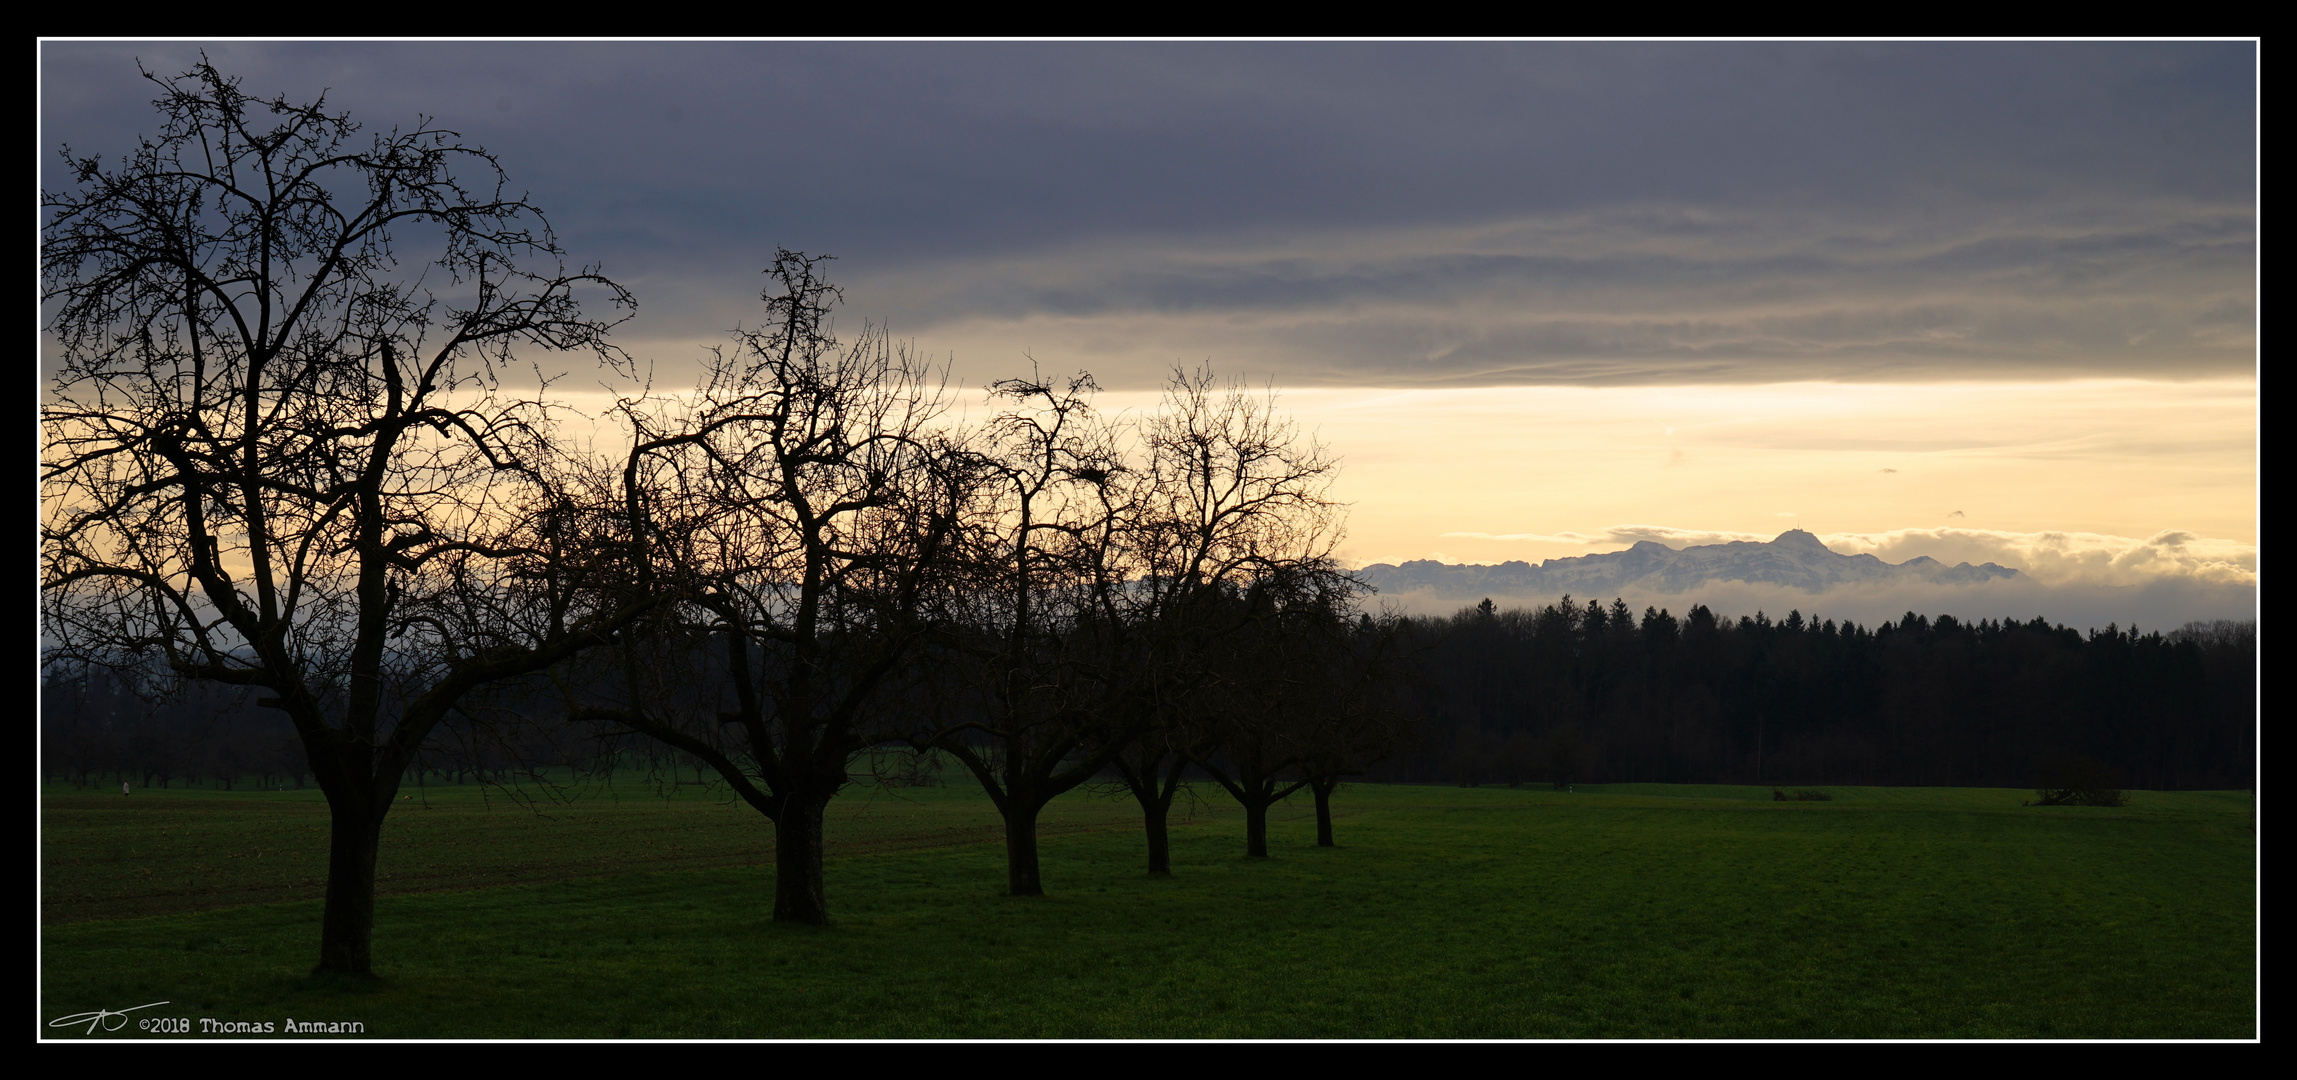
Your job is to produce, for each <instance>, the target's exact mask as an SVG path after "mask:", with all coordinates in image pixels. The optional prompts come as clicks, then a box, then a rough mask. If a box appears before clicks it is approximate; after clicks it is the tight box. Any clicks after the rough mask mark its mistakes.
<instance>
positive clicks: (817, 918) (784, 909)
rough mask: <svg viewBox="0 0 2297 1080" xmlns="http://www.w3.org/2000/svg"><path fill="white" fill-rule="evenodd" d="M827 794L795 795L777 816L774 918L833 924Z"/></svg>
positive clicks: (775, 820)
mask: <svg viewBox="0 0 2297 1080" xmlns="http://www.w3.org/2000/svg"><path fill="white" fill-rule="evenodd" d="M828 805H829V800H828V799H824V798H801V797H798V796H796V795H794V794H793V795H792V796H791V797H790V798H789V799H788V800H786V801H784V802H783V804H782V813H781V816H780V817H778V818H775V819H774V921H775V922H795V923H807V924H809V925H813V926H826V925H828V924H829V898H828V896H827V895H826V893H825V892H824V891H823V889H822V811H823V810H824V809H825V808H826V807H827V806H828Z"/></svg>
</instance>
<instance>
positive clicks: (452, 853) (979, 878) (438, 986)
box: [40, 779, 2258, 1039]
mask: <svg viewBox="0 0 2297 1080" xmlns="http://www.w3.org/2000/svg"><path fill="white" fill-rule="evenodd" d="M570 790H571V792H572V793H573V795H574V796H575V797H574V798H572V799H571V800H566V801H553V800H551V799H547V798H539V797H538V798H535V799H532V800H524V801H522V800H520V799H514V798H506V797H505V795H504V793H503V792H502V791H500V790H494V791H491V792H490V791H488V790H487V789H483V788H479V787H476V786H465V787H449V788H441V787H437V786H432V787H430V788H428V789H427V790H423V791H417V790H415V789H409V790H408V794H409V795H410V796H413V797H412V798H410V799H409V800H407V801H405V802H403V803H401V804H400V807H399V809H398V810H397V811H396V812H394V813H393V814H392V816H391V818H390V820H389V824H388V825H387V826H386V829H385V834H384V838H383V846H382V858H381V863H380V867H379V878H380V883H379V886H378V889H379V892H380V899H379V900H378V902H377V915H376V930H375V945H374V950H375V960H376V966H377V970H378V973H379V974H380V975H381V976H382V978H381V979H380V981H378V982H375V983H372V984H367V983H355V984H342V983H335V982H328V981H316V980H314V979H313V978H311V976H310V975H309V971H310V968H311V965H312V963H313V961H314V960H315V959H316V955H317V947H318V936H319V928H318V927H319V914H320V901H319V899H318V897H319V895H320V890H321V885H322V882H323V879H324V875H325V869H326V867H325V849H326V825H327V817H326V806H325V803H324V802H323V801H321V799H320V797H319V794H318V793H317V792H316V791H305V792H236V793H234V792H221V791H166V790H162V791H139V792H137V793H136V794H135V795H133V796H128V797H124V798H123V797H122V796H120V795H119V794H118V793H117V792H116V791H112V792H106V791H104V790H103V789H101V788H98V789H94V790H92V791H91V790H81V789H74V788H70V787H50V788H48V789H47V790H46V791H45V792H44V793H43V796H42V800H43V817H42V836H41V870H42V880H41V898H42V902H43V903H42V926H41V956H40V980H41V999H42V1000H41V1002H40V1009H41V1031H42V1033H43V1034H44V1035H47V1036H51V1037H59V1038H83V1037H88V1036H87V1034H86V1032H85V1031H84V1027H82V1026H75V1027H72V1028H54V1027H50V1026H48V1022H49V1021H51V1020H53V1019H55V1018H57V1017H61V1016H65V1015H67V1014H73V1013H81V1012H85V1011H90V1010H96V1009H113V1010H117V1009H122V1008H125V1007H127V1006H132V1005H138V1004H141V1003H144V1002H156V1001H166V1002H169V1004H168V1005H165V1006H161V1007H158V1008H153V1009H145V1010H141V1011H139V1012H136V1013H134V1014H132V1018H131V1020H130V1021H129V1022H127V1023H126V1024H124V1025H123V1027H122V1029H121V1030H119V1031H116V1032H112V1033H109V1034H106V1033H104V1032H102V1031H101V1030H99V1031H98V1032H97V1033H96V1034H95V1036H94V1037H96V1038H111V1039H122V1038H202V1037H208V1038H212V1037H215V1036H212V1035H210V1036H202V1035H200V1034H199V1030H200V1027H199V1020H200V1019H201V1018H208V1019H211V1020H216V1021H253V1022H273V1023H277V1022H278V1021H280V1020H283V1019H285V1018H288V1017H292V1018H294V1019H296V1020H298V1021H321V1022H343V1021H355V1022H358V1023H360V1024H363V1025H364V1037H367V1038H384V1039H397V1038H696V1037H700V1038H712V1037H743V1038H815V1037H836V1038H984V1037H986V1038H1002V1037H1021V1038H1036V1037H1047V1038H1132V1037H1166V1038H1203V1037H1232V1038H1367V1037H1369V1038H1468V1037H1473V1038H1683V1037H1688V1038H2099V1037H2117V1038H2123V1037H2140V1038H2253V1037H2255V1036H2256V1035H2257V1034H2258V1032H2257V1028H2256V1015H2257V1013H2256V1008H2257V1003H2256V936H2255V926H2256V909H2255V900H2254V897H2255V870H2254V860H2253V853H2254V849H2255V839H2254V833H2253V831H2252V829H2251V821H2252V817H2251V807H2252V805H2253V803H2252V800H2251V796H2250V795H2249V794H2248V793H2246V792H2177V793H2164V792H2136V793H2134V794H2133V798H2132V801H2131V804H2130V805H2129V806H2128V807H2126V808H2115V809H2107V808H2093V807H2051V808H2027V807H2021V806H2019V805H2018V803H2019V800H2020V798H2021V797H2031V793H2029V792H2018V791H2006V790H1997V789H1957V788H1842V787H1835V788H1826V789H1823V790H1825V791H1827V792H1828V793H1830V794H1831V795H1832V796H1833V799H1832V801H1827V802H1785V803H1779V802H1773V801H1771V799H1770V792H1769V789H1767V788H1765V789H1755V788H1741V787H1722V786H1670V785H1645V784H1633V785H1607V786H1606V785H1580V786H1579V788H1578V790H1577V791H1575V792H1571V793H1559V792H1552V791H1548V790H1544V789H1528V788H1526V789H1506V788H1475V789H1461V788H1445V787H1401V786H1394V787H1391V786H1377V785H1354V786H1350V787H1346V788H1343V789H1342V790H1341V792H1340V794H1339V795H1338V796H1337V797H1336V799H1335V809H1336V811H1337V816H1338V821H1337V834H1338V839H1339V842H1340V845H1341V846H1340V847H1338V848H1331V849H1318V848H1316V847H1314V846H1313V844H1314V821H1313V818H1312V816H1311V807H1310V804H1309V803H1308V801H1307V797H1306V795H1305V793H1303V794H1301V795H1299V796H1297V797H1295V798H1294V799H1293V800H1291V801H1290V802H1289V803H1287V804H1285V805H1283V806H1280V807H1279V808H1278V810H1277V811H1276V812H1275V813H1274V814H1273V816H1272V819H1271V847H1272V849H1273V852H1274V855H1275V857H1274V858H1272V859H1267V860H1248V859H1246V858H1244V855H1243V852H1244V840H1243V821H1242V815H1241V813H1240V812H1239V811H1237V810H1236V809H1235V807H1234V805H1233V804H1232V803H1230V802H1229V801H1228V800H1227V798H1226V797H1225V796H1224V795H1220V794H1219V793H1218V792H1217V791H1211V792H1209V793H1208V794H1207V797H1206V798H1205V799H1204V800H1203V801H1202V802H1200V803H1199V804H1197V806H1196V807H1195V808H1194V809H1193V811H1186V812H1184V811H1182V810H1180V809H1178V808H1176V810H1175V822H1174V826H1175V827H1174V829H1173V865H1174V871H1175V873H1174V876H1173V877H1172V878H1170V879H1152V878H1149V877H1148V876H1146V875H1145V874H1144V873H1143V867H1144V866H1145V855H1144V852H1143V846H1142V841H1141V838H1140V835H1139V817H1138V810H1137V808H1136V807H1135V806H1134V805H1133V803H1132V802H1131V801H1130V800H1129V799H1124V800H1109V799H1102V798H1094V797H1091V796H1088V795H1085V794H1077V795H1072V796H1070V797H1067V798H1064V799H1062V800H1060V801H1058V802H1057V803H1056V804H1055V805H1054V806H1053V807H1051V808H1049V809H1048V811H1047V812H1046V815H1045V817H1044V819H1043V824H1044V829H1043V832H1044V835H1045V840H1044V844H1043V849H1044V859H1045V882H1046V889H1047V892H1048V894H1049V895H1048V896H1046V897H1043V898H1039V899H1031V900H1017V899H1014V898H1011V897H1007V896H1003V895H1001V891H1002V889H1003V886H1004V863H1003V850H1002V845H1001V839H1000V838H1001V833H1000V831H999V826H998V821H997V817H996V814H995V812H994V810H993V809H992V808H991V807H990V805H989V803H988V800H987V799H986V798H985V797H984V796H982V795H981V793H980V792H979V791H978V790H976V789H974V788H973V787H971V785H970V784H969V782H966V781H964V780H962V779H959V780H957V781H955V782H954V783H953V786H950V787H941V788H914V789H902V790H899V791H884V790H871V789H857V790H855V791H852V792H849V793H848V795H847V796H845V797H843V798H840V799H839V800H837V802H836V803H835V804H833V807H832V819H831V823H830V826H829V832H830V863H829V867H828V884H829V892H830V902H831V906H832V910H833V911H834V912H835V913H836V915H837V922H836V924H835V925H834V926H831V927H829V928H826V929H821V928H811V927H792V926H777V925H774V924H773V923H772V922H771V921H770V918H769V916H770V913H771V909H772V875H773V869H772V832H771V829H770V827H769V825H768V823H767V822H766V821H765V820H764V819H763V818H761V817H759V816H758V815H757V814H756V813H755V812H754V811H751V810H749V809H748V808H746V807H744V806H741V805H739V804H738V803H734V802H731V801H729V800H728V799H727V798H726V797H725V796H723V795H722V794H717V793H713V792H709V791H705V790H696V789H681V790H680V791H679V792H677V793H675V794H672V795H670V796H668V797H665V796H664V795H662V794H661V793H660V792H659V791H658V790H657V789H655V788H652V787H648V786H644V785H630V784H624V785H619V786H616V787H612V788H609V787H605V786H601V785H589V786H585V787H581V788H576V789H570ZM1184 816H1185V817H1186V820H1185V821H1183V820H1182V819H1183V817H1184ZM148 1016H161V1017H185V1018H188V1019H189V1020H190V1021H191V1025H192V1033H191V1034H190V1035H174V1034H167V1035H155V1034H148V1033H143V1032H140V1031H139V1030H138V1025H137V1024H136V1023H135V1022H134V1021H133V1018H142V1017H148ZM115 1022H117V1021H116V1020H115ZM275 1037H318V1036H275Z"/></svg>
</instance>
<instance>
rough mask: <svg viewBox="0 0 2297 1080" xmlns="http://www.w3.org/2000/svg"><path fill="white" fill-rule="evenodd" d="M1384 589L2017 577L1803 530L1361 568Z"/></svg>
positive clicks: (1821, 585) (1600, 591)
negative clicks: (1833, 540)
mask: <svg viewBox="0 0 2297 1080" xmlns="http://www.w3.org/2000/svg"><path fill="white" fill-rule="evenodd" d="M1357 573H1358V574H1359V575H1361V576H1362V577H1363V578H1364V580H1366V581H1368V582H1370V583H1371V584H1372V585H1373V587H1375V588H1377V589H1379V590H1380V591H1381V592H1384V593H1402V592H1418V591H1421V590H1428V591H1433V592H1437V593H1445V594H1449V593H1460V594H1467V593H1500V594H1525V593H1530V594H1541V593H1546V594H1555V595H1561V594H1563V593H1572V594H1574V595H1578V596H1596V595H1601V596H1612V595H1615V594H1621V593H1627V592H1661V593H1680V592H1685V591H1688V590H1690V589H1695V588H1698V587H1699V586H1701V585H1704V584H1706V583H1708V582H1710V581H1746V582H1754V583H1758V584H1764V585H1783V586H1787V587H1789V588H1795V589H1801V590H1803V591H1805V592H1813V593H1815V592H1823V591H1825V590H1827V589H1830V588H1833V587H1834V586H1836V585H1845V584H1852V583H1868V582H1886V583H1904V582H1918V581H1919V582H1930V583H1933V584H1940V585H1975V584H1978V583H1981V582H1986V581H1992V580H1994V579H1996V578H2013V577H2017V576H2019V575H2018V572H2017V571H2016V570H2012V569H2010V568H2009V567H2006V566H1997V565H1995V564H1993V563H1984V564H1981V565H1978V566H1972V565H1970V564H1969V563H1957V564H1955V565H1953V566H1948V565H1946V564H1945V563H1942V562H1939V561H1938V560H1936V559H1933V558H1931V557H1929V556H1927V555H1924V556H1921V557H1918V558H1913V559H1908V560H1907V561H1905V562H1902V563H1896V564H1893V563H1886V562H1883V561H1882V560H1881V559H1877V558H1875V557H1874V556H1872V555H1839V554H1836V553H1835V552H1833V551H1831V550H1829V549H1828V548H1827V546H1826V545H1825V544H1823V543H1820V542H1819V538H1818V537H1816V536H1813V535H1811V534H1810V533H1807V532H1804V531H1802V530H1801V529H1790V530H1788V531H1787V532H1784V533H1781V534H1779V538H1778V539H1776V540H1773V541H1771V542H1769V543H1767V544H1766V543H1759V542H1756V541H1752V540H1736V541H1733V542H1731V543H1728V544H1706V545H1701V546H1697V547H1687V548H1684V549H1682V550H1681V551H1677V550H1675V549H1673V548H1670V547H1668V546H1666V545H1665V544H1660V543H1656V542H1653V541H1650V540H1642V541H1638V542H1637V543H1636V544H1635V546H1634V547H1631V548H1628V549H1627V550H1625V551H1614V552H1609V553H1607V554H1602V555H1581V556H1578V557H1577V558H1570V559H1549V560H1547V561H1545V562H1542V563H1540V564H1539V565H1538V566H1533V565H1531V564H1530V563H1527V562H1522V561H1515V562H1504V563H1500V564H1499V565H1497V566H1475V565H1470V566H1454V565H1451V564H1449V563H1440V562H1436V561H1435V560H1433V559H1415V560H1413V561H1411V562H1407V563H1405V564H1403V565H1402V566H1396V565H1394V564H1391V563H1374V564H1373V565H1371V566H1367V567H1364V568H1363V569H1362V570H1359V571H1357Z"/></svg>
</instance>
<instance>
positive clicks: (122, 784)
mask: <svg viewBox="0 0 2297 1080" xmlns="http://www.w3.org/2000/svg"><path fill="white" fill-rule="evenodd" d="M127 793H128V782H127V781H125V780H122V781H120V794H122V795H125V794H127Z"/></svg>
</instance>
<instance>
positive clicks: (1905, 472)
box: [1101, 379, 2258, 565]
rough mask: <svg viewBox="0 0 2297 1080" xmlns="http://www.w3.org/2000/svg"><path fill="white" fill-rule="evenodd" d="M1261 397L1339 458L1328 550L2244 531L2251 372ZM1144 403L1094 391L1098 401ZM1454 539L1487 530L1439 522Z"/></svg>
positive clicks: (1503, 551) (2217, 535)
mask: <svg viewBox="0 0 2297 1080" xmlns="http://www.w3.org/2000/svg"><path fill="white" fill-rule="evenodd" d="M1279 395H1280V396H1279V407H1280V409H1281V410H1283V411H1287V412H1289V413H1291V414H1292V416H1293V417H1294V419H1295V420H1296V421H1297V422H1298V424H1299V426H1300V429H1301V431H1302V432H1303V433H1313V434H1315V435H1316V436H1317V437H1318V438H1319V439H1321V440H1322V441H1323V442H1324V443H1325V444H1326V445H1327V446H1328V447H1329V448H1330V449H1331V452H1332V453H1333V454H1335V455H1336V456H1338V457H1339V458H1340V459H1341V463H1342V469H1341V475H1340V479H1339V481H1338V483H1337V484H1336V485H1335V487H1334V490H1333V493H1334V495H1335V496H1336V497H1338V498H1340V499H1341V500H1343V501H1346V502H1348V503H1350V504H1352V505H1351V507H1350V512H1349V518H1348V538H1347V540H1346V541H1345V542H1344V543H1343V544H1342V545H1341V547H1340V550H1339V554H1340V555H1341V556H1342V557H1343V558H1347V559H1349V560H1350V561H1351V562H1353V563H1355V564H1359V565H1360V564H1364V563H1372V562H1398V561H1401V560H1404V559H1422V558H1437V559H1441V560H1443V561H1447V562H1455V563H1457V562H1472V563H1496V562H1503V561H1506V560H1509V559H1524V560H1527V561H1531V562H1537V561H1539V560H1540V559H1545V558H1561V557H1567V556H1572V555H1583V554H1586V553H1588V552H1589V551H1593V550H1616V549H1618V548H1620V547H1623V546H1625V544H1624V543H1621V542H1613V541H1606V540H1572V539H1566V538H1563V537H1559V536H1558V535H1557V534H1564V533H1573V534H1581V535H1583V536H1587V537H1597V536H1600V535H1601V533H1602V532H1603V530H1605V529H1607V528H1611V527H1614V526H1619V525H1625V524H1645V525H1661V526H1673V527H1677V528H1683V529H1696V530H1705V531H1715V532H1739V533H1747V534H1754V535H1761V536H1765V537H1768V536H1775V535H1777V534H1778V533H1780V532H1783V531H1785V530H1787V529H1789V528H1796V527H1801V528H1805V529H1808V530H1810V531H1812V532H1816V533H1820V534H1822V535H1824V534H1830V533H1884V532H1893V531H1899V530H1906V529H1926V528H1938V527H1945V526H1952V527H1956V528H1964V529H1983V530H1996V531H2001V532H2014V533H2027V532H2051V531H2055V532H2073V533H2097V534H2105V535H2109V536H2127V537H2146V536H2152V535H2154V534H2157V533H2160V532H2163V531H2167V530H2183V531H2186V532H2190V533H2194V534H2197V535H2199V536H2204V537H2209V538H2213V539H2217V540H2224V541H2231V542H2234V543H2237V544H2244V545H2250V546H2254V545H2255V544H2256V543H2257V526H2258V519H2257V485H2258V471H2257V408H2258V396H2257V384H2256V382H2255V380H2253V379H2221V380H2202V381H2191V382H2169V381H2156V380H2140V379H2086V380H2078V381H2066V382H2035V383H1914V384H1881V383H1817V382H1804V383H1781V384H1767V385H1748V386H1626V387H1537V386H1515V387H1491V388H1484V389H1468V390H1462V389H1440V390H1437V389H1432V390H1382V389H1356V390H1350V389H1304V390H1282V389H1281V388H1280V389H1279ZM1156 400H1157V395H1155V394H1154V393H1146V392H1124V393H1110V394H1104V395H1102V399H1101V405H1102V406H1103V407H1104V408H1105V409H1108V410H1109V411H1111V412H1115V411H1119V410H1125V409H1131V410H1136V411H1147V410H1150V409H1153V408H1154V407H1155V404H1156ZM1957 511H1959V514H1957ZM1473 533H1481V534H1488V536H1489V537H1491V538H1479V537H1475V536H1468V535H1460V534H1473ZM1447 534H1450V535H1447ZM1499 537H1518V538H1517V539H1499ZM1922 553H1923V552H1922V551H1919V550H1906V551H1904V552H1903V553H1900V554H1898V555H1896V558H1901V559H1903V558H1908V557H1912V555H1915V554H1922ZM1944 555H1945V552H1941V553H1940V556H1939V557H1944ZM1949 561H1951V560H1949Z"/></svg>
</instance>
